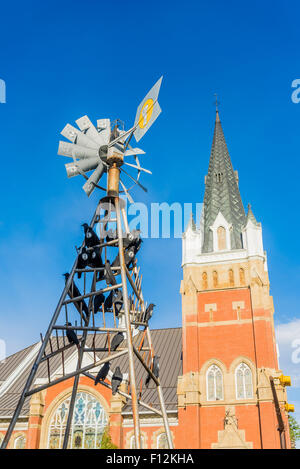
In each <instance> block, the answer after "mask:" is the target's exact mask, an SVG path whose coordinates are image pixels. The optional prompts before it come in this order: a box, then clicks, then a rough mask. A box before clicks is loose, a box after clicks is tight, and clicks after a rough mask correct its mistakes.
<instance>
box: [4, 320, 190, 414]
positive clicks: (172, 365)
mask: <svg viewBox="0 0 300 469" xmlns="http://www.w3.org/2000/svg"><path fill="white" fill-rule="evenodd" d="M141 334H142V332H139V334H138V335H137V336H136V337H135V338H134V343H135V344H136V345H137V344H138V342H139V338H140V337H141ZM181 334H182V331H181V328H174V329H172V328H171V329H154V330H152V331H151V338H152V342H153V347H154V350H155V353H156V354H157V355H159V356H160V359H159V364H160V380H161V386H162V389H163V393H164V399H165V403H166V408H167V410H176V408H177V395H176V388H177V377H178V376H179V375H180V374H182V360H181V353H182V345H181ZM92 340H93V335H92V334H91V335H89V336H88V340H87V347H89V346H92ZM59 342H60V346H61V345H62V339H61V338H59ZM52 344H53V349H54V350H55V348H56V338H53V339H52ZM104 344H105V334H97V335H96V339H95V346H96V347H103V346H104ZM122 345H123V344H121V346H120V347H122ZM32 347H34V345H32V346H30V347H27V348H26V349H24V350H21V351H19V352H17V353H15V354H14V355H11V356H10V357H8V358H7V359H6V361H5V363H1V364H0V381H4V380H5V379H7V378H8V377H9V375H10V374H11V373H12V372H13V370H14V369H15V368H16V367H17V366H18V365H19V364H20V362H21V361H22V360H23V359H24V358H25V357H26V355H27V354H28V353H29V352H30V350H31V349H32ZM75 350H77V349H76V348H75V347H72V348H70V349H68V350H67V351H65V353H64V356H65V360H66V359H68V358H69V357H70V356H71V355H72V354H73V353H74V351H75ZM46 352H47V353H49V352H50V348H49V346H48V347H47V350H46ZM96 356H97V359H99V357H100V353H99V352H97V353H96ZM101 356H102V355H101ZM134 361H135V370H136V381H137V387H138V390H139V389H140V387H139V385H140V380H141V379H142V380H143V393H142V400H143V401H145V402H147V403H148V404H152V405H154V406H158V405H159V402H158V396H157V392H156V390H155V386H154V384H152V382H150V384H149V388H148V389H146V388H145V386H144V383H145V379H146V376H147V373H146V371H145V369H144V368H143V366H142V365H141V363H140V362H139V361H138V359H137V358H134ZM61 363H62V360H61V354H58V355H56V356H55V357H53V358H51V359H50V372H51V373H53V372H55V371H56V369H57V368H58V367H59V366H60V365H61ZM32 364H33V362H31V363H30V364H29V365H28V367H27V368H26V370H24V372H23V373H21V375H20V376H19V378H18V380H17V381H16V382H14V384H13V385H12V386H11V388H10V389H9V390H8V391H7V392H6V393H5V394H4V395H3V396H2V397H0V418H1V416H10V415H12V414H13V410H14V409H15V407H16V405H17V402H18V399H19V397H20V393H21V392H22V390H23V388H24V385H25V382H26V379H27V377H28V374H29V372H30V370H31V367H32ZM117 365H118V366H120V368H121V371H122V373H128V359H127V356H126V355H125V356H123V357H120V358H119V359H116V360H114V361H112V362H111V369H112V370H114V368H115V367H116V366H117ZM47 376H48V375H47V364H46V362H44V363H42V364H41V365H40V367H39V369H38V371H37V374H36V378H47ZM99 386H101V385H99ZM29 401H30V398H27V399H26V400H25V403H24V406H23V409H22V412H21V415H22V416H24V415H27V414H28V412H29ZM142 409H144V408H142V407H141V409H140V410H142ZM124 411H125V412H128V411H130V405H126V406H125V408H124Z"/></svg>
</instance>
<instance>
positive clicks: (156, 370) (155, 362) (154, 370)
mask: <svg viewBox="0 0 300 469" xmlns="http://www.w3.org/2000/svg"><path fill="white" fill-rule="evenodd" d="M158 359H159V356H158V355H154V357H153V365H152V373H153V374H154V376H155V378H158V377H159V362H158ZM150 379H151V376H150V374H148V376H147V378H146V381H145V384H146V388H148V386H149V383H150Z"/></svg>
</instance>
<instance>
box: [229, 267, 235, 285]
mask: <svg viewBox="0 0 300 469" xmlns="http://www.w3.org/2000/svg"><path fill="white" fill-rule="evenodd" d="M228 277H229V285H230V286H231V287H233V286H234V276H233V270H232V269H229V271H228Z"/></svg>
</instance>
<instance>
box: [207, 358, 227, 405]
mask: <svg viewBox="0 0 300 469" xmlns="http://www.w3.org/2000/svg"><path fill="white" fill-rule="evenodd" d="M222 399H223V376H222V371H221V370H220V368H219V367H218V366H217V365H212V366H210V367H209V369H208V370H207V400H208V401H219V400H222Z"/></svg>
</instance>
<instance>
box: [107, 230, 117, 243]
mask: <svg viewBox="0 0 300 469" xmlns="http://www.w3.org/2000/svg"><path fill="white" fill-rule="evenodd" d="M116 240H117V233H116V230H112V229H110V230H108V232H107V234H106V239H105V241H106V242H107V243H109V242H111V241H116Z"/></svg>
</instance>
